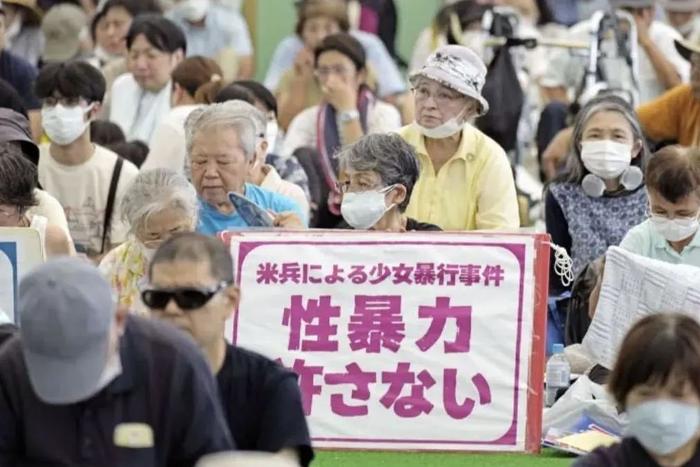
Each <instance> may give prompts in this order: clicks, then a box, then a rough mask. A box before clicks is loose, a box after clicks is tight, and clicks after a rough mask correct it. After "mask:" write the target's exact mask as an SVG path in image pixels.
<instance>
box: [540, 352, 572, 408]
mask: <svg viewBox="0 0 700 467" xmlns="http://www.w3.org/2000/svg"><path fill="white" fill-rule="evenodd" d="M552 351H553V353H552V356H551V357H549V361H548V362H547V370H546V390H547V392H546V393H545V401H544V404H545V406H546V407H551V406H552V405H554V402H555V401H556V399H557V393H558V392H559V390H560V389H566V388H568V387H569V384H570V382H571V366H570V365H569V362H568V360H567V359H566V356H565V355H564V345H563V344H554V346H553V347H552Z"/></svg>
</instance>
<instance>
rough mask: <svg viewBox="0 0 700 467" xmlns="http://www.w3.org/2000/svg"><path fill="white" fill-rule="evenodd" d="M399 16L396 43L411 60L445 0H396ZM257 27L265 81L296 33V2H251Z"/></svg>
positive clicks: (257, 51) (257, 48)
mask: <svg viewBox="0 0 700 467" xmlns="http://www.w3.org/2000/svg"><path fill="white" fill-rule="evenodd" d="M395 1H396V8H397V10H398V15H399V30H398V33H397V39H396V44H397V47H398V50H399V53H400V55H401V56H402V57H403V58H404V59H405V60H406V61H408V60H410V58H411V50H412V49H413V44H414V43H415V41H416V39H417V38H418V34H419V33H420V31H421V30H423V28H425V27H426V26H428V25H429V24H430V22H431V21H432V18H433V16H434V15H435V12H436V11H437V10H438V8H439V5H440V4H442V0H395ZM249 5H250V7H252V8H253V9H254V11H253V12H251V13H253V14H254V15H255V25H254V26H253V27H252V29H253V30H254V32H253V35H254V37H253V41H254V45H255V56H256V78H257V79H259V80H262V79H263V77H264V76H265V72H266V70H267V64H268V63H269V61H270V57H271V56H272V53H273V52H274V50H275V47H276V46H277V44H278V43H279V42H280V41H281V40H282V39H283V38H284V37H286V36H288V35H289V34H292V33H293V32H294V26H295V23H296V12H295V9H294V0H256V1H254V2H251V3H250V4H249Z"/></svg>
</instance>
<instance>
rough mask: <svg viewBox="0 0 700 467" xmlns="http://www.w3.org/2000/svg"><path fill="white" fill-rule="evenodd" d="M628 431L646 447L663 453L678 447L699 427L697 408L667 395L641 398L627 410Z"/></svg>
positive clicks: (699, 411)
mask: <svg viewBox="0 0 700 467" xmlns="http://www.w3.org/2000/svg"><path fill="white" fill-rule="evenodd" d="M627 413H628V415H629V426H628V427H627V433H626V434H627V435H629V436H633V437H635V438H636V439H637V441H639V442H640V443H641V444H642V446H644V447H645V448H646V449H647V450H648V451H650V452H652V453H654V454H657V455H661V456H665V455H668V454H671V453H673V452H674V451H677V450H678V449H679V448H681V447H682V446H683V445H684V444H686V443H687V442H688V441H690V439H691V438H692V437H693V436H694V435H695V434H696V433H697V431H698V428H700V408H699V407H698V406H696V405H692V404H687V403H683V402H679V401H675V400H670V399H659V400H652V401H648V402H643V403H641V404H639V405H637V406H634V407H632V408H630V409H629V410H628V411H627Z"/></svg>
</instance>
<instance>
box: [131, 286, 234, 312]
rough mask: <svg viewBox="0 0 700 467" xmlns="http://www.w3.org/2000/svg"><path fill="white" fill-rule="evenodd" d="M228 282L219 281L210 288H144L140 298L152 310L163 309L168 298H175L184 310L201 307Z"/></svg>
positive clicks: (166, 304)
mask: <svg viewBox="0 0 700 467" xmlns="http://www.w3.org/2000/svg"><path fill="white" fill-rule="evenodd" d="M229 285H230V284H229V283H228V282H220V283H219V284H218V285H217V286H215V287H211V288H198V287H178V288H173V289H145V290H143V291H141V300H143V303H144V304H145V305H146V306H147V307H148V308H152V309H154V310H163V309H165V307H166V306H168V303H170V300H175V303H176V304H177V306H178V308H180V309H181V310H184V311H189V310H196V309H197V308H201V307H203V306H204V305H206V304H207V303H209V300H211V299H212V298H213V297H214V295H216V294H217V293H219V292H220V291H221V290H223V289H224V288H226V287H228V286H229Z"/></svg>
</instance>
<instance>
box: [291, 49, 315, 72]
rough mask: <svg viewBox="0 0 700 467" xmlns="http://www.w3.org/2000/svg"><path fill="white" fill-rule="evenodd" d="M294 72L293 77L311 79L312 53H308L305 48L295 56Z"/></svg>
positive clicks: (312, 67) (312, 68) (312, 70)
mask: <svg viewBox="0 0 700 467" xmlns="http://www.w3.org/2000/svg"><path fill="white" fill-rule="evenodd" d="M294 71H295V75H296V76H298V77H300V78H304V79H311V78H313V73H314V54H313V52H312V51H310V50H309V49H307V48H306V47H304V48H303V49H301V50H300V51H299V53H298V54H297V56H296V57H295V58H294Z"/></svg>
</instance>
